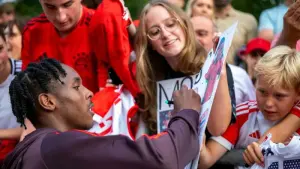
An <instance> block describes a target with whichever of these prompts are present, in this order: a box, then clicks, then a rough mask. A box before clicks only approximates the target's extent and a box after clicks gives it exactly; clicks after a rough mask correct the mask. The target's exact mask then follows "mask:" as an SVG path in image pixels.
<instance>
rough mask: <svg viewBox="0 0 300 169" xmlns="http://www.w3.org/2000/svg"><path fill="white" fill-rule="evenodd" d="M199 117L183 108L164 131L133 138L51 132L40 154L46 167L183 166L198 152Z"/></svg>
mask: <svg viewBox="0 0 300 169" xmlns="http://www.w3.org/2000/svg"><path fill="white" fill-rule="evenodd" d="M198 119H199V113H197V112H196V111H194V110H183V111H181V112H179V113H178V114H177V115H176V116H175V117H174V118H172V119H171V121H170V123H169V124H170V125H169V129H168V130H167V131H166V132H164V133H162V134H160V135H155V136H152V137H148V136H142V137H140V138H139V139H137V140H136V141H132V140H130V139H129V138H128V137H126V136H120V135H116V136H105V137H99V136H92V135H89V134H87V133H83V132H79V131H71V132H65V133H61V134H58V135H55V134H51V135H48V136H47V138H45V139H44V140H43V142H42V145H41V155H42V158H43V161H44V162H45V166H46V167H47V168H55V169H65V168H72V169H82V168H88V169H97V168H99V167H100V168H101V166H102V168H109V169H120V168H128V169H135V168H137V169H141V168H142V169H169V168H170V169H171V168H172V169H176V168H184V166H185V165H187V164H188V163H189V162H190V161H191V160H193V159H194V158H195V157H196V156H197V155H198V153H199V148H200V146H199V139H198V134H197V133H198V125H199V120H198ZM74 138H75V139H74ZM70 150H72V151H70ZM70 152H71V153H70ZM61 159H64V160H61Z"/></svg>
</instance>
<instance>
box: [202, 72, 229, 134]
mask: <svg viewBox="0 0 300 169" xmlns="http://www.w3.org/2000/svg"><path fill="white" fill-rule="evenodd" d="M230 120H231V102H230V95H229V89H228V82H227V75H226V67H225V66H223V68H222V71H221V76H220V81H219V84H218V88H217V91H216V96H215V98H214V101H213V105H212V109H211V114H210V116H209V119H208V123H207V128H208V131H209V132H210V133H211V134H212V135H214V136H220V135H222V134H223V133H224V132H225V131H226V129H227V127H228V125H229V123H230Z"/></svg>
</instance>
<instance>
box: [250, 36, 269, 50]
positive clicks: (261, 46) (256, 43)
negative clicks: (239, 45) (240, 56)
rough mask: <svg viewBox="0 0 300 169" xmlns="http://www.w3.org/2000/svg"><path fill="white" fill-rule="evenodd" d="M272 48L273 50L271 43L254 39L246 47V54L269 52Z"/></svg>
mask: <svg viewBox="0 0 300 169" xmlns="http://www.w3.org/2000/svg"><path fill="white" fill-rule="evenodd" d="M270 48H271V43H270V42H269V41H267V40H265V39H262V38H254V39H251V40H250V41H249V42H248V44H247V46H246V51H245V54H249V53H250V52H252V51H254V50H262V51H265V52H268V51H269V50H270Z"/></svg>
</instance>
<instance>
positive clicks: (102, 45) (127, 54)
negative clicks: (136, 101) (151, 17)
mask: <svg viewBox="0 0 300 169" xmlns="http://www.w3.org/2000/svg"><path fill="white" fill-rule="evenodd" d="M132 25H133V22H132V21H131V19H130V14H129V11H128V10H127V8H126V7H125V6H124V1H123V0H103V1H102V3H101V4H100V5H99V7H98V8H97V10H96V11H95V15H94V17H93V19H92V21H91V24H90V40H91V41H90V42H91V47H92V49H93V51H94V52H95V55H96V57H97V59H98V60H99V61H98V70H99V72H98V80H99V86H100V88H104V87H105V85H106V82H107V79H108V74H109V73H108V70H109V69H110V68H112V69H113V72H115V73H116V76H117V77H118V78H119V79H120V82H119V83H123V84H124V85H125V86H126V88H127V89H128V90H129V91H130V92H131V94H132V95H133V96H136V95H137V93H138V92H139V89H138V86H137V84H136V82H135V79H134V76H133V75H132V71H131V70H132V63H131V62H132V61H133V60H135V59H134V58H133V59H132V58H131V56H132V54H134V53H133V49H132V46H131V44H130V35H129V34H134V31H131V30H132V29H129V28H132Z"/></svg>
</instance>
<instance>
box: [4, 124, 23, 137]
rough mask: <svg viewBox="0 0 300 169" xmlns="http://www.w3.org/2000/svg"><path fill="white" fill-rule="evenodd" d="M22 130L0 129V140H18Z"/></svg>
mask: <svg viewBox="0 0 300 169" xmlns="http://www.w3.org/2000/svg"><path fill="white" fill-rule="evenodd" d="M22 131H23V130H22V128H21V127H19V128H11V129H0V140H20V137H21V134H22Z"/></svg>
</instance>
